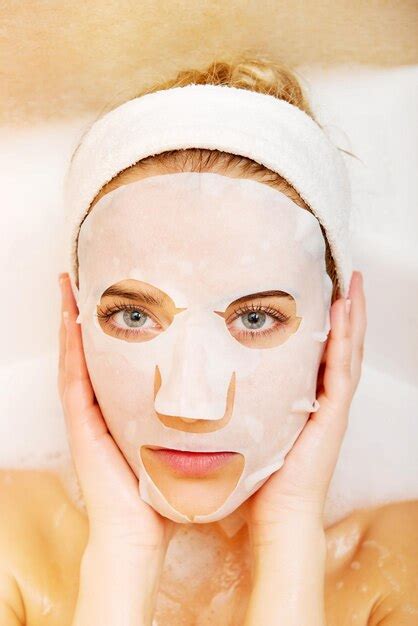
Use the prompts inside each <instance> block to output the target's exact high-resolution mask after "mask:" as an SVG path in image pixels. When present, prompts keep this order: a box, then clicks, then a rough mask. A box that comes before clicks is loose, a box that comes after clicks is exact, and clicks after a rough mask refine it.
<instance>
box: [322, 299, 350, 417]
mask: <svg viewBox="0 0 418 626" xmlns="http://www.w3.org/2000/svg"><path fill="white" fill-rule="evenodd" d="M350 304H351V301H350V300H348V299H346V298H340V299H339V300H336V301H335V302H334V303H333V305H332V307H331V332H330V336H329V338H328V345H327V361H326V364H325V369H324V375H323V393H322V395H321V398H320V399H319V398H318V400H319V402H320V404H321V402H322V403H323V402H324V401H326V402H327V403H329V405H330V406H331V407H332V408H333V409H334V410H335V411H336V412H337V413H338V411H339V409H340V408H341V407H343V406H345V405H346V404H347V402H348V401H349V400H350V399H351V397H350V393H351V359H352V337H351V328H350V317H349V313H350V311H349V307H350ZM326 415H327V413H325V417H326ZM318 417H320V414H318Z"/></svg>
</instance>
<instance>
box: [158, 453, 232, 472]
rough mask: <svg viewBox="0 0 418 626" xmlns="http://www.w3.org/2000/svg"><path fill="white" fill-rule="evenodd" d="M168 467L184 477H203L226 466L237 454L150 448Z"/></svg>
mask: <svg viewBox="0 0 418 626" xmlns="http://www.w3.org/2000/svg"><path fill="white" fill-rule="evenodd" d="M150 449H151V450H152V452H153V453H154V454H156V455H157V456H158V458H159V459H160V460H161V461H163V462H164V463H165V464H166V465H168V467H170V468H171V469H172V470H174V471H175V472H177V473H180V474H182V475H183V476H193V477H196V478H198V477H201V476H206V475H207V474H210V473H211V472H213V471H215V470H217V469H219V468H220V467H222V466H223V465H226V464H227V463H228V461H230V460H231V458H232V457H233V456H235V455H236V452H189V451H183V450H170V449H169V448H157V449H155V448H150Z"/></svg>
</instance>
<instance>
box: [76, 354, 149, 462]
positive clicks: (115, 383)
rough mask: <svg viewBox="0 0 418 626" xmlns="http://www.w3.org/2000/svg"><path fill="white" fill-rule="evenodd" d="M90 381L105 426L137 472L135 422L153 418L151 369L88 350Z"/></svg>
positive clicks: (114, 356)
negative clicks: (146, 369) (144, 369)
mask: <svg viewBox="0 0 418 626" xmlns="http://www.w3.org/2000/svg"><path fill="white" fill-rule="evenodd" d="M86 361H87V366H88V370H89V374H90V379H91V383H92V386H93V389H94V392H95V395H96V399H97V402H98V404H99V406H100V409H101V411H102V415H103V417H104V420H105V422H106V425H107V427H108V429H109V431H110V433H111V435H112V437H113V438H114V440H115V441H116V443H117V444H118V447H119V448H120V450H121V451H122V453H123V455H124V456H125V458H126V459H127V460H128V462H129V464H130V465H131V467H132V468H133V469H134V470H135V472H136V473H137V470H138V445H137V443H136V442H137V436H136V429H137V425H138V423H141V422H142V423H144V421H146V420H149V419H153V414H154V393H153V390H154V377H153V374H152V371H151V370H152V368H150V370H149V371H148V372H147V371H138V370H137V369H135V368H134V367H132V365H131V364H130V363H129V361H128V360H127V359H126V358H125V357H123V356H121V355H118V354H109V353H106V352H91V353H89V352H88V351H87V353H86Z"/></svg>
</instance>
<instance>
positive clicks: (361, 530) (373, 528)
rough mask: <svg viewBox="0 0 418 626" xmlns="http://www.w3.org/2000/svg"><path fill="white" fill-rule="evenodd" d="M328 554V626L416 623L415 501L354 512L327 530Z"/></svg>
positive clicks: (417, 539)
mask: <svg viewBox="0 0 418 626" xmlns="http://www.w3.org/2000/svg"><path fill="white" fill-rule="evenodd" d="M328 551H329V553H330V554H331V556H330V558H329V563H330V565H329V572H328V573H329V576H328V581H329V584H328V590H327V606H328V613H329V617H330V620H329V623H330V624H332V625H333V624H334V623H335V624H342V623H346V622H345V621H344V620H348V621H347V623H357V624H359V625H360V624H362V625H364V626H365V625H367V626H377V625H378V624H379V625H381V624H385V626H413V625H416V624H418V596H417V593H416V590H417V589H418V501H406V502H396V503H392V504H388V505H386V506H381V507H378V508H375V509H368V510H362V511H357V512H355V513H353V514H352V515H350V516H349V517H348V518H346V519H345V520H343V521H342V522H340V523H339V524H337V525H335V527H333V528H331V529H330V532H329V533H328ZM350 619H351V620H352V621H351V622H350V621H349V620H350Z"/></svg>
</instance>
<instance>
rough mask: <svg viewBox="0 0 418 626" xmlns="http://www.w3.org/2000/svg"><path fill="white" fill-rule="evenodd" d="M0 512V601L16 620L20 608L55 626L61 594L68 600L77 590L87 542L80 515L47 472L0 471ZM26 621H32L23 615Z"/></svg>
mask: <svg viewBox="0 0 418 626" xmlns="http://www.w3.org/2000/svg"><path fill="white" fill-rule="evenodd" d="M0 511H1V515H0V592H1V594H2V598H6V602H8V603H9V605H10V604H11V605H12V606H13V610H14V611H15V612H16V613H19V619H20V618H21V613H22V611H23V609H24V610H25V611H26V612H28V611H29V613H30V615H32V619H33V620H34V623H37V622H36V621H35V620H36V619H39V616H41V615H45V620H48V621H45V624H47V623H48V624H49V623H50V624H55V621H54V615H53V612H54V606H55V605H57V606H58V605H59V604H61V603H62V597H61V596H62V593H63V592H64V593H67V594H68V595H69V598H72V596H73V595H74V593H75V592H76V586H77V583H78V569H79V562H80V558H81V554H82V551H83V547H84V544H85V541H86V530H87V529H86V524H85V522H84V519H83V516H82V514H81V513H80V512H79V511H78V510H77V508H76V507H75V506H74V505H73V504H72V502H71V500H70V499H69V497H68V494H67V493H66V491H65V489H64V487H63V485H62V483H61V481H60V479H59V477H58V476H57V475H55V474H54V473H52V472H48V471H30V470H10V471H8V470H2V471H0ZM64 572H65V576H63V575H62V574H63V573H64ZM63 582H64V584H63ZM1 610H3V611H4V610H6V609H5V608H4V607H3V609H0V611H1ZM0 615H1V612H0ZM35 616H36V618H35ZM4 621H5V620H4ZM1 623H3V622H1ZM5 623H8V622H6V621H5ZM10 623H12V624H13V623H14V622H10ZM17 623H19V622H17ZM24 623H25V624H30V623H31V621H30V619H28V617H27V616H26V617H25V622H24ZM42 623H43V622H42ZM62 623H64V622H62Z"/></svg>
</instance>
